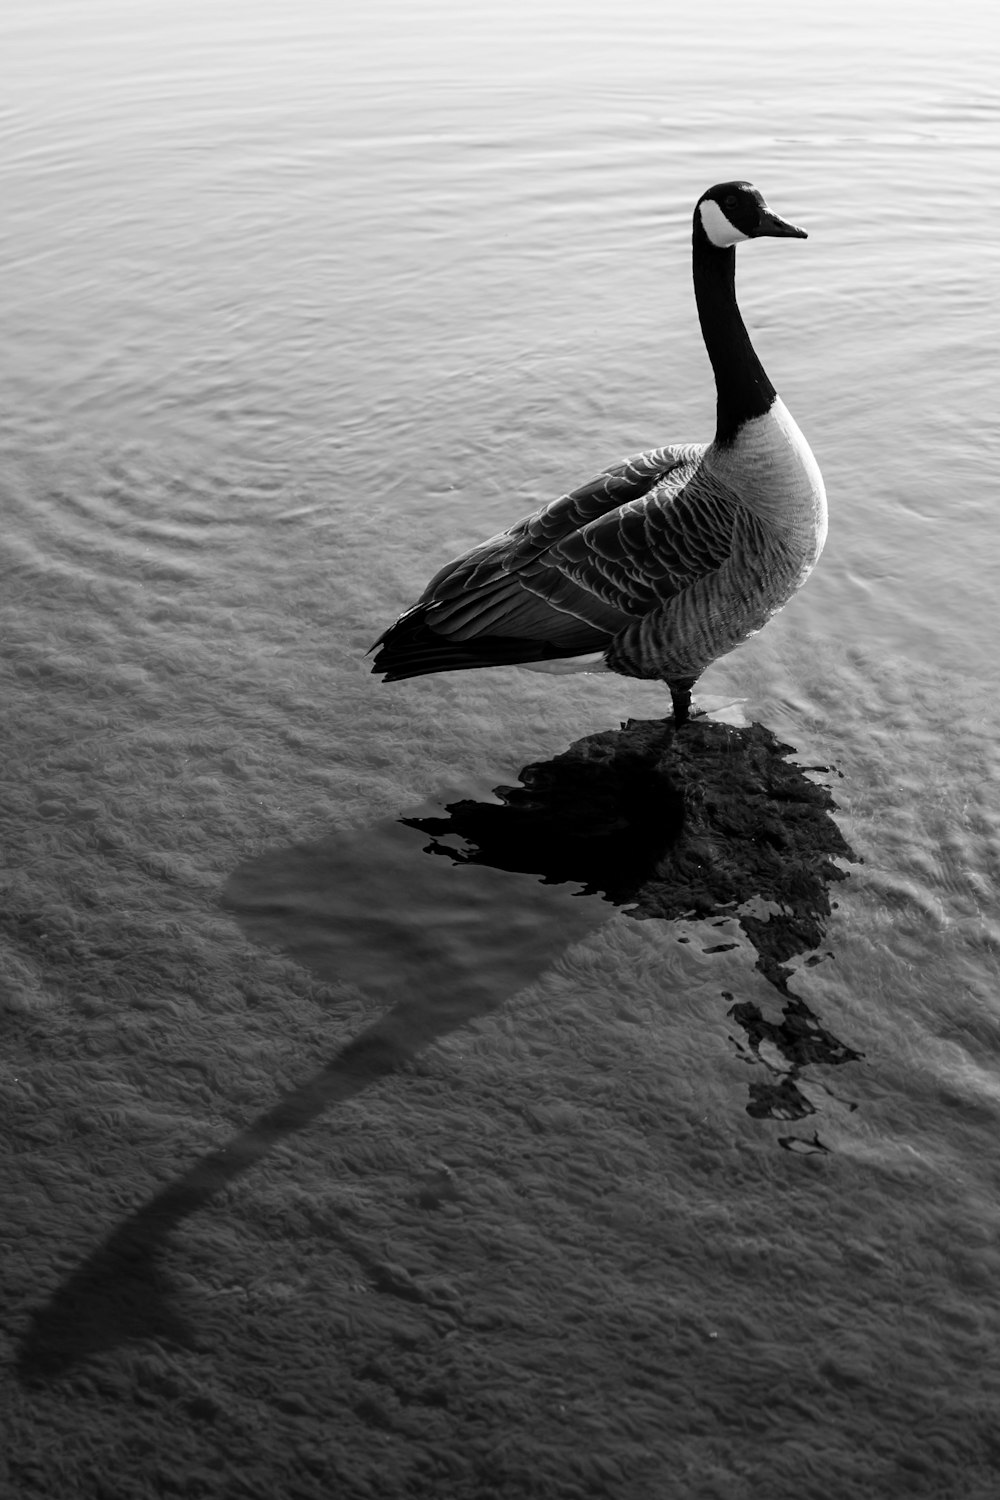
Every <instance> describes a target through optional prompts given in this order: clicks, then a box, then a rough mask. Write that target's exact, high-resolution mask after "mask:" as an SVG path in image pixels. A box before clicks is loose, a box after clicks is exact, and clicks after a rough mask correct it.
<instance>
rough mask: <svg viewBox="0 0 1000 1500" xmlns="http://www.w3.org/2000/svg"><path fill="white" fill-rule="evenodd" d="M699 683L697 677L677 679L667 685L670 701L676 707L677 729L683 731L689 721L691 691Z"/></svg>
mask: <svg viewBox="0 0 1000 1500" xmlns="http://www.w3.org/2000/svg"><path fill="white" fill-rule="evenodd" d="M697 681H698V679H697V677H677V678H675V679H674V681H673V682H668V683H667V687H668V688H669V689H670V701H671V703H672V704H673V706H674V728H675V729H682V728H683V727H684V725H685V724H686V723H687V721H688V718H689V716H690V713H691V689H692V688H693V687H694V685H695V683H696V682H697Z"/></svg>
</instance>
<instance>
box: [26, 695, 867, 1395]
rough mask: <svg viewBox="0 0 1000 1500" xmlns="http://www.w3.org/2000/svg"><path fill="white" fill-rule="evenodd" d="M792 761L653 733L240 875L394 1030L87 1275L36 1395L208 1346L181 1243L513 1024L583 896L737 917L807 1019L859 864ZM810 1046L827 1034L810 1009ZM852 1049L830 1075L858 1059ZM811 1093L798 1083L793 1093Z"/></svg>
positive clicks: (37, 1366)
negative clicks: (469, 1033) (318, 1131)
mask: <svg viewBox="0 0 1000 1500" xmlns="http://www.w3.org/2000/svg"><path fill="white" fill-rule="evenodd" d="M788 753H789V747H788V746H784V745H780V744H779V743H778V742H777V741H776V740H775V739H774V737H773V736H772V735H770V734H769V732H768V731H767V730H765V729H763V728H762V727H761V726H759V725H753V726H750V727H749V728H747V729H733V728H731V727H729V726H726V725H720V724H713V723H710V722H708V721H707V720H695V721H693V722H692V723H691V724H689V725H688V726H687V728H686V729H685V730H684V732H683V733H682V734H681V735H680V736H678V737H677V738H676V739H675V737H674V735H673V731H672V728H671V726H670V725H669V724H664V723H661V722H659V721H653V722H643V721H632V722H631V723H630V724H628V725H626V726H623V729H622V731H620V732H619V731H609V732H607V733H605V734H599V735H592V736H589V737H588V738H586V739H583V740H580V741H578V742H577V743H576V744H575V745H574V746H572V747H571V749H570V750H569V751H567V752H566V754H564V755H561V756H558V757H556V758H555V759H554V760H552V761H549V762H545V763H543V764H540V765H535V766H529V767H527V768H526V769H525V770H524V771H523V772H522V773H521V778H520V779H521V785H520V786H519V787H501V788H498V789H497V795H498V796H499V797H500V799H501V801H500V803H499V804H497V803H488V802H475V801H472V800H463V801H458V802H455V803H452V804H450V805H448V806H447V807H446V809H445V811H446V812H447V814H448V816H447V817H445V818H442V817H440V816H436V815H432V816H428V815H424V816H418V817H413V818H407V819H403V820H401V821H399V822H395V821H394V822H388V823H385V824H381V825H378V826H377V827H376V828H374V829H367V830H364V831H362V832H361V833H360V834H357V835H354V836H343V837H340V838H331V839H325V840H322V841H320V842H319V843H317V844H313V845H310V846H305V847H299V848H294V849H288V850H279V851H275V852H273V853H271V854H268V855H265V856H263V857H262V858H260V859H257V860H252V861H249V862H248V863H247V864H246V865H244V866H242V867H240V869H238V870H237V871H235V872H234V874H233V876H232V877H231V878H230V880H229V881H228V883H227V886H226V889H225V891H224V893H223V904H224V906H226V907H227V909H228V910H230V911H231V912H233V914H234V915H235V916H236V918H237V920H238V921H239V922H240V923H241V925H242V926H243V927H244V929H245V930H246V931H247V933H248V934H249V935H250V937H251V938H252V939H253V940H254V941H255V942H258V943H264V944H277V945H280V946H281V947H282V948H283V949H284V950H285V951H286V952H287V953H289V954H291V955H292V957H293V958H295V959H297V960H298V961H299V962H300V963H302V964H303V965H305V966H307V967H308V968H310V969H311V970H312V971H313V972H314V973H316V974H317V975H319V976H320V978H322V979H323V980H326V981H331V982H338V983H341V982H345V981H347V982H351V983H356V984H360V985H361V986H362V987H363V988H364V990H365V992H366V993H367V994H369V995H374V996H376V997H378V998H379V999H380V1000H381V1001H382V1002H383V1003H384V1004H386V1006H387V1009H386V1010H385V1011H384V1013H383V1015H382V1016H381V1017H380V1019H379V1020H377V1021H376V1022H374V1023H373V1024H372V1025H371V1026H369V1027H368V1028H367V1029H366V1030H365V1031H363V1032H362V1033H361V1034H360V1035H359V1036H357V1037H356V1038H355V1039H354V1040H352V1041H350V1042H348V1043H347V1044H346V1045H345V1046H343V1047H342V1048H340V1050H339V1051H338V1052H337V1053H336V1055H335V1056H334V1057H333V1058H332V1059H331V1060H330V1061H329V1062H328V1063H327V1064H326V1065H325V1066H324V1067H323V1068H321V1069H320V1070H319V1071H318V1072H317V1073H315V1074H314V1075H313V1076H312V1077H311V1078H310V1079H308V1080H307V1081H306V1082H305V1083H303V1084H302V1085H301V1086H300V1087H299V1088H297V1089H294V1090H292V1092H290V1093H289V1094H286V1095H285V1097H284V1098H283V1099H282V1100H280V1101H279V1102H278V1103H277V1104H276V1105H275V1106H274V1107H273V1108H272V1109H270V1110H267V1111H266V1112H265V1113H263V1114H262V1115H260V1116H258V1118H257V1119H256V1120H255V1121H253V1123H252V1124H251V1125H250V1126H248V1127H247V1129H246V1130H244V1131H242V1132H241V1133H240V1134H239V1135H237V1136H236V1137H234V1139H233V1140H232V1141H231V1142H230V1143H229V1144H228V1145H227V1146H225V1147H223V1148H222V1149H221V1150H218V1151H214V1152H210V1153H209V1154H208V1155H206V1156H204V1157H202V1159H201V1160H200V1161H199V1162H197V1163H196V1164H195V1165H194V1166H193V1167H192V1168H191V1169H190V1170H189V1171H188V1172H186V1173H185V1174H184V1175H183V1176H182V1177H181V1178H179V1179H178V1180H177V1181H175V1182H173V1183H171V1184H170V1185H169V1186H168V1187H166V1188H165V1189H163V1191H161V1192H160V1193H158V1194H157V1195H156V1196H155V1197H154V1198H152V1199H151V1200H150V1201H149V1202H148V1203H146V1204H144V1205H143V1206H142V1207H141V1208H139V1209H138V1210H137V1211H136V1212H135V1213H134V1214H133V1215H132V1216H131V1217H130V1218H129V1219H128V1220H127V1221H126V1222H125V1223H124V1224H123V1225H121V1227H120V1228H119V1229H117V1230H116V1231H115V1232H114V1233H113V1234H112V1235H111V1237H110V1238H109V1239H108V1240H107V1241H105V1243H104V1244H103V1245H102V1246H100V1247H99V1248H98V1249H97V1250H96V1251H95V1252H94V1254H92V1255H91V1256H90V1257H89V1258H88V1259H87V1260H86V1261H85V1262H84V1263H83V1265H81V1266H80V1267H79V1268H78V1269H77V1271H75V1272H74V1273H73V1275H72V1276H71V1277H70V1278H69V1280H68V1281H67V1282H65V1283H64V1285H63V1286H62V1287H60V1288H59V1289H58V1290H57V1291H56V1292H55V1294H54V1295H53V1296H52V1298H51V1300H50V1301H49V1302H48V1303H47V1304H46V1305H45V1306H44V1307H42V1308H41V1309H39V1310H38V1311H37V1312H36V1313H35V1315H34V1319H33V1326H32V1328H31V1331H30V1333H29V1335H28V1337H27V1339H26V1340H25V1343H24V1345H23V1347H22V1350H21V1356H20V1361H19V1369H20V1373H21V1376H22V1378H24V1379H25V1380H29V1381H30V1380H36V1379H43V1378H49V1377H51V1376H53V1375H56V1374H58V1373H60V1372H61V1371H63V1370H65V1369H66V1368H68V1367H70V1366H72V1365H73V1364H75V1363H77V1362H78V1361H80V1360H82V1359H84V1358H87V1357H88V1356H91V1355H93V1354H95V1353H97V1352H98V1351H100V1350H102V1349H106V1348H109V1347H112V1346H114V1345H116V1344H118V1343H120V1342H122V1341H124V1340H129V1339H137V1338H149V1337H154V1338H160V1339H164V1340H168V1341H171V1342H176V1343H180V1344H185V1345H189V1344H192V1343H195V1342H197V1337H196V1334H195V1333H194V1331H193V1329H192V1327H191V1325H190V1324H189V1323H188V1322H186V1321H185V1319H184V1317H183V1316H182V1314H181V1312H180V1311H179V1310H178V1302H177V1300H176V1298H175V1296H174V1293H173V1291H172V1289H171V1287H170V1285H169V1283H168V1281H167V1279H166V1277H165V1275H164V1273H163V1271H162V1270H161V1269H160V1267H159V1266H158V1265H157V1263H156V1255H157V1252H158V1251H159V1250H160V1249H161V1248H162V1247H163V1246H164V1244H165V1242H166V1240H167V1238H168V1236H169V1234H170V1232H171V1230H172V1229H174V1228H175V1227H176V1226H177V1225H178V1224H180V1223H181V1222H182V1221H183V1220H185V1219H186V1218H188V1217H189V1216H190V1215H191V1214H193V1213H196V1212H198V1211H199V1210H200V1209H202V1208H204V1207H205V1206H206V1205H207V1204H208V1203H210V1201H211V1200H212V1199H213V1198H214V1197H215V1196H216V1195H217V1194H218V1193H219V1192H220V1191H221V1190H222V1189H223V1188H225V1187H226V1186H227V1185H228V1184H229V1183H231V1182H232V1181H233V1180H234V1179H235V1178H237V1177H239V1176H240V1175H241V1174H242V1173H244V1172H246V1171H247V1170H248V1169H249V1168H251V1167H252V1166H254V1165H255V1164H256V1163H257V1162H259V1161H260V1160H261V1158H262V1157H264V1156H265V1155H267V1153H268V1152H269V1151H271V1150H272V1149H273V1147H274V1146H276V1145H277V1144H279V1143H280V1142H281V1141H283V1140H285V1139H287V1138H288V1137H289V1136H291V1135H293V1134H295V1133H296V1132H297V1131H300V1130H302V1129H303V1128H304V1127H305V1126H307V1125H308V1124H309V1123H310V1122H311V1121H313V1120H315V1119H316V1118H317V1117H318V1116H320V1115H321V1114H323V1113H324V1111H326V1110H327V1109H329V1108H330V1107H331V1106H332V1105H335V1104H337V1103H341V1102H343V1101H345V1100H347V1099H350V1098H352V1097H353V1096H355V1095H357V1094H359V1093H361V1092H362V1091H363V1090H365V1089H367V1088H369V1087H371V1086H372V1085H373V1084H375V1083H377V1082H378V1081H379V1080H381V1079H383V1078H385V1077H386V1076H387V1075H388V1074H391V1073H393V1072H395V1071H396V1070H397V1069H399V1068H400V1067H401V1066H404V1065H405V1064H406V1063H408V1062H410V1061H411V1060H412V1059H413V1058H415V1057H416V1056H417V1055H418V1053H420V1052H421V1051H422V1050H423V1049H424V1048H425V1047H427V1046H428V1045H429V1044H430V1043H431V1042H433V1041H434V1040H436V1039H437V1038H440V1037H442V1036H445V1035H447V1034H448V1033H450V1032H452V1031H454V1030H456V1029H457V1028H459V1027H462V1026H465V1025H467V1024H468V1023H469V1022H470V1021H473V1020H475V1019H477V1018H478V1017H481V1016H484V1015H487V1014H489V1013H490V1012H491V1011H492V1010H495V1009H496V1008H497V1007H498V1006H499V1005H500V1004H502V1003H503V1001H504V999H505V998H506V997H507V996H508V995H509V994H511V993H512V992H516V990H517V989H519V988H520V987H521V986H523V984H525V983H526V982H527V981H528V980H530V979H531V978H532V977H534V976H535V975H536V974H538V973H539V972H541V971H542V970H543V969H544V968H545V967H547V966H548V964H549V963H551V961H552V959H553V957H555V956H556V955H557V954H558V953H559V952H561V951H562V950H563V949H564V948H565V947H566V946H567V945H568V944H570V943H572V942H574V941H576V940H577V939H578V938H579V937H581V936H583V935H584V933H585V932H587V931H589V930H591V929H592V928H593V927H595V926H596V925H598V924H599V923H600V921H601V920H602V915H601V914H602V911H603V910H604V908H603V907H602V906H601V904H600V902H598V901H594V900H586V899H581V897H586V896H588V895H593V896H601V897H603V898H604V899H605V900H607V901H611V902H613V903H615V904H631V906H632V910H631V913H630V914H631V915H632V916H634V917H636V918H637V919H639V920H646V919H650V918H671V917H681V916H686V917H712V916H718V915H719V914H722V915H724V916H726V917H731V916H736V917H737V918H738V920H739V921H740V923H741V924H742V926H743V928H744V931H745V932H746V933H747V935H748V936H749V937H750V939H751V941H752V942H753V943H754V945H755V947H756V948H757V951H758V955H759V956H758V965H757V966H758V968H760V969H761V971H762V972H763V973H764V974H765V975H766V977H767V978H768V979H769V980H770V981H771V982H772V983H773V984H774V985H775V986H776V987H777V988H778V989H779V990H780V991H781V992H782V994H783V995H784V996H785V997H787V1000H788V1003H789V1005H790V1006H793V1007H802V1009H803V1010H805V1009H806V1008H805V1007H803V1003H802V1002H801V1001H798V1000H797V999H796V997H794V996H792V995H790V994H789V992H788V989H787V979H788V977H789V975H790V972H791V971H790V970H788V969H787V968H785V967H784V964H785V962H786V960H787V959H788V958H789V957H791V956H792V955H793V954H795V953H800V952H802V951H803V950H807V949H808V948H810V947H815V945H816V944H817V943H818V942H819V941H820V939H821V936H822V932H823V925H824V921H825V917H826V916H827V915H828V914H829V911H830V903H829V898H828V896H827V894H826V887H827V885H828V883H829V882H830V881H831V880H835V879H841V878H843V872H842V871H841V870H839V869H838V868H837V866H836V865H834V864H833V862H832V861H833V858H835V857H838V856H840V857H845V858H850V857H851V851H850V849H849V848H848V846H847V844H846V843H845V842H844V840H843V837H842V835H841V834H840V832H839V829H837V827H836V824H835V823H834V822H833V820H832V818H831V817H830V816H829V809H830V808H831V807H832V806H833V801H832V798H831V797H830V794H829V792H828V791H827V790H826V788H825V787H822V786H819V785H817V784H816V783H815V782H813V781H812V780H810V778H809V777H808V776H807V775H806V774H805V771H804V770H803V769H802V768H801V767H798V766H795V765H793V764H791V763H789V762H788V760H787V759H786V756H787V754H788ZM413 830H418V831H419V832H420V833H422V834H423V835H425V836H426V835H427V834H430V835H431V837H432V842H431V843H430V844H429V845H427V846H426V852H428V853H433V854H438V855H444V856H446V858H445V859H434V860H431V861H430V862H428V861H427V860H426V859H424V857H423V851H422V850H421V847H420V843H419V841H417V840H415V839H414V836H413ZM539 877H541V880H539ZM572 886H575V887H576V889H575V890H574V889H571V887H572ZM760 898H763V899H764V900H765V901H770V902H773V903H776V911H774V912H772V913H771V914H770V915H769V916H766V917H765V916H761V915H760V912H759V909H757V908H754V907H753V904H752V902H753V900H754V899H757V900H758V901H759V899H760ZM748 902H750V903H751V904H750V906H747V903H748ZM498 908H499V909H501V910H502V912H503V923H502V924H498V923H497V922H496V918H495V914H496V911H497V909H498ZM397 912H398V913H401V914H402V915H401V916H397ZM717 946H728V945H726V944H722V945H717ZM706 951H713V950H712V949H711V948H709V949H708V950H706ZM730 998H732V997H731V996H730ZM739 1010H740V1007H738V1006H734V1007H733V1011H732V1012H731V1014H736V1013H737V1012H738V1011H739ZM759 1016H760V1013H759V1011H758V1012H757V1013H756V1017H757V1018H759ZM737 1019H738V1020H740V1021H741V1023H742V1024H744V1029H745V1030H747V1034H748V1038H749V1047H750V1050H751V1051H752V1052H756V1049H757V1047H759V1043H760V1040H761V1039H762V1037H763V1034H764V1033H763V1031H762V1030H761V1027H762V1026H764V1025H766V1024H769V1023H764V1022H763V1021H762V1020H760V1021H759V1022H758V1020H757V1019H756V1018H755V1017H754V1016H753V1015H751V1014H749V1012H747V1014H746V1015H744V1014H739V1015H738V1016H737ZM796 1025H798V1026H799V1029H800V1031H801V1029H802V1027H803V1026H805V1028H806V1030H808V1029H809V1023H808V1021H807V1020H806V1019H805V1018H804V1016H803V1014H802V1011H800V1010H797V1011H796ZM754 1026H756V1027H757V1030H756V1033H753V1034H752V1032H753V1027H754ZM748 1027H749V1029H748ZM820 1030H821V1028H820ZM824 1035H827V1036H828V1034H824ZM817 1038H819V1033H818V1032H816V1031H815V1029H814V1031H813V1041H814V1043H815V1044H816V1045H820V1041H818V1040H817ZM772 1039H773V1038H772ZM830 1042H831V1050H830V1053H829V1056H828V1057H827V1058H826V1060H827V1061H844V1060H847V1058H848V1057H849V1056H856V1055H857V1054H854V1053H851V1052H850V1049H846V1048H843V1047H842V1045H841V1044H839V1043H836V1039H833V1038H831V1039H830ZM834 1044H835V1047H839V1048H840V1055H839V1056H835V1055H834V1052H833V1047H834ZM817 1055H818V1054H817ZM812 1060H816V1055H814V1056H813V1058H812ZM796 1066H797V1064H796ZM789 1087H792V1088H794V1074H792V1075H790V1077H789V1078H786V1080H784V1081H782V1082H781V1083H780V1085H779V1088H780V1090H781V1091H783V1092H784V1093H785V1094H787V1093H788V1092H789ZM753 1097H754V1096H753V1090H752V1098H753ZM756 1097H757V1099H758V1103H759V1102H760V1098H759V1090H758V1092H757V1096H756ZM751 1112H752V1113H774V1114H777V1115H778V1117H779V1118H789V1114H788V1113H787V1112H785V1113H779V1112H778V1111H777V1110H774V1111H769V1110H768V1109H767V1108H758V1109H756V1110H754V1109H751ZM791 1115H792V1116H793V1117H794V1116H795V1111H794V1109H793V1110H792V1111H791ZM789 1139H790V1138H789ZM785 1143H786V1142H785V1140H783V1141H782V1142H781V1144H783V1145H784V1144H785Z"/></svg>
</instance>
